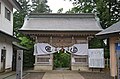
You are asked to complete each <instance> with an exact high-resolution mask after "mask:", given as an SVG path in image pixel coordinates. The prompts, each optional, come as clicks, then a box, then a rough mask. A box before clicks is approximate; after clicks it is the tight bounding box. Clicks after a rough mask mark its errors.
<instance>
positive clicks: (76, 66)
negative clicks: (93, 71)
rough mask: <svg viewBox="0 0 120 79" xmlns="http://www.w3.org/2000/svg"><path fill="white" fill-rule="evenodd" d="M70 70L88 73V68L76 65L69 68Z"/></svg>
mask: <svg viewBox="0 0 120 79" xmlns="http://www.w3.org/2000/svg"><path fill="white" fill-rule="evenodd" d="M71 70H80V71H89V68H88V66H83V65H79V64H76V65H72V66H71Z"/></svg>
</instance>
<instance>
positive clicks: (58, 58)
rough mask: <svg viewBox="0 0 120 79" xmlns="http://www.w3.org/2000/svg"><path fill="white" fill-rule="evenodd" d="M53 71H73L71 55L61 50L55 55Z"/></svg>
mask: <svg viewBox="0 0 120 79" xmlns="http://www.w3.org/2000/svg"><path fill="white" fill-rule="evenodd" d="M53 69H55V70H70V69H71V53H69V52H67V51H62V50H60V51H59V52H56V53H54V54H53Z"/></svg>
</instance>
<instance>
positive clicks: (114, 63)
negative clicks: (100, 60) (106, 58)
mask: <svg viewBox="0 0 120 79" xmlns="http://www.w3.org/2000/svg"><path fill="white" fill-rule="evenodd" d="M109 42H110V43H109V44H110V45H109V46H110V73H111V76H113V77H115V76H117V60H116V59H117V57H116V52H115V43H116V37H110V38H109Z"/></svg>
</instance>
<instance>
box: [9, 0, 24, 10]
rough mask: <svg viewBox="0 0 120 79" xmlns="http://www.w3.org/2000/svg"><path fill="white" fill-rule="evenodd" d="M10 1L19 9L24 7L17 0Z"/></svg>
mask: <svg viewBox="0 0 120 79" xmlns="http://www.w3.org/2000/svg"><path fill="white" fill-rule="evenodd" d="M9 2H10V3H11V4H12V5H13V7H14V8H15V9H17V10H22V7H21V6H20V4H19V3H18V2H17V1H16V0H9Z"/></svg>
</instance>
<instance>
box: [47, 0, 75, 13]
mask: <svg viewBox="0 0 120 79" xmlns="http://www.w3.org/2000/svg"><path fill="white" fill-rule="evenodd" d="M47 5H49V7H50V9H51V10H52V13H56V12H57V11H58V10H59V9H60V8H63V13H64V12H66V11H68V10H69V9H71V8H72V7H73V4H72V2H71V1H70V0H48V3H47Z"/></svg>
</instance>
